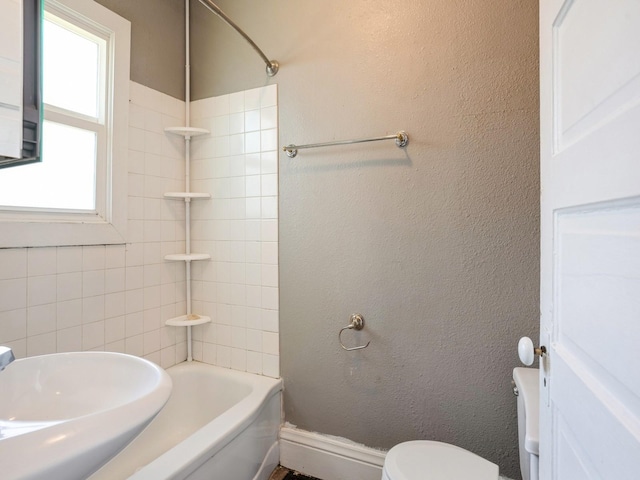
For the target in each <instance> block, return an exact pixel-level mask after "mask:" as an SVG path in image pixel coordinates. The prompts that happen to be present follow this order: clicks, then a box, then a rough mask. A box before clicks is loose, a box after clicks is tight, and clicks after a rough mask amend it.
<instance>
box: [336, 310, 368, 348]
mask: <svg viewBox="0 0 640 480" xmlns="http://www.w3.org/2000/svg"><path fill="white" fill-rule="evenodd" d="M363 328H364V318H363V317H362V315H360V314H359V313H354V314H353V315H351V316H350V317H349V325H347V326H346V327H343V328H341V329H340V332H339V333H338V341H339V342H340V346H341V347H342V348H343V349H344V350H346V351H347V352H351V351H353V350H362V349H363V348H367V347H368V346H369V344H370V343H371V341H368V342H367V343H366V344H365V345H360V346H358V347H345V346H344V343H342V332H344V331H345V330H362V329H363Z"/></svg>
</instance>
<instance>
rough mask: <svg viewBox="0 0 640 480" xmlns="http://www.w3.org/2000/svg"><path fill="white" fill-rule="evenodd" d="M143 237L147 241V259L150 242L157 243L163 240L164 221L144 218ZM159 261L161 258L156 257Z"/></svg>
mask: <svg viewBox="0 0 640 480" xmlns="http://www.w3.org/2000/svg"><path fill="white" fill-rule="evenodd" d="M142 223H143V225H142V226H143V232H142V238H143V240H144V242H145V261H146V259H147V258H148V255H147V254H146V249H147V248H148V246H149V243H157V242H160V241H161V240H162V221H161V220H144V221H143V222H142ZM155 261H156V262H159V261H160V259H159V258H158V259H156V260H155Z"/></svg>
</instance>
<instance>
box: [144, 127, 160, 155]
mask: <svg viewBox="0 0 640 480" xmlns="http://www.w3.org/2000/svg"><path fill="white" fill-rule="evenodd" d="M163 145H164V135H163V134H161V133H155V132H148V131H145V132H144V152H145V153H153V154H156V155H162V153H163Z"/></svg>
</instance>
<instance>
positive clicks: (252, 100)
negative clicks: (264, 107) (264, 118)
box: [244, 87, 264, 110]
mask: <svg viewBox="0 0 640 480" xmlns="http://www.w3.org/2000/svg"><path fill="white" fill-rule="evenodd" d="M263 92H264V88H263V87H259V88H252V89H251V90H245V91H244V110H257V109H259V108H260V99H261V97H262V96H263Z"/></svg>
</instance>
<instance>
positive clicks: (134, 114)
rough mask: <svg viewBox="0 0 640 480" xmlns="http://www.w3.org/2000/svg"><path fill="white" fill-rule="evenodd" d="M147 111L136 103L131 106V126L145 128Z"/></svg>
mask: <svg viewBox="0 0 640 480" xmlns="http://www.w3.org/2000/svg"><path fill="white" fill-rule="evenodd" d="M144 114H145V109H144V108H142V107H141V106H140V105H137V104H135V103H130V104H129V126H130V127H135V128H144Z"/></svg>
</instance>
